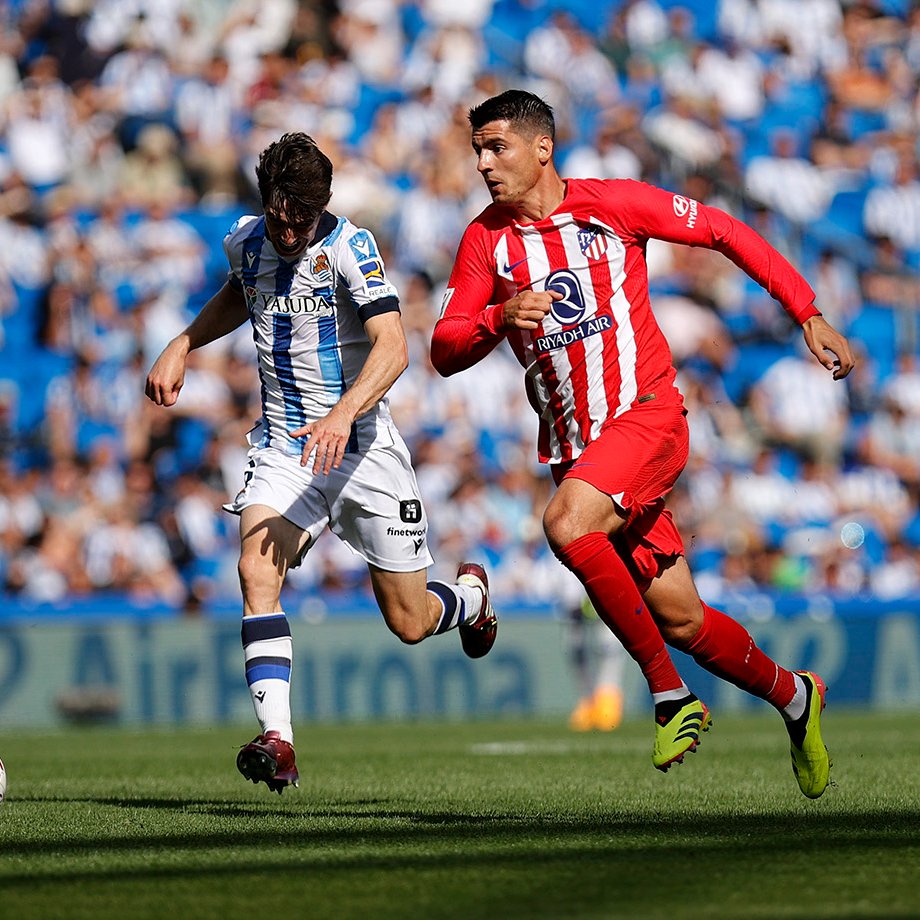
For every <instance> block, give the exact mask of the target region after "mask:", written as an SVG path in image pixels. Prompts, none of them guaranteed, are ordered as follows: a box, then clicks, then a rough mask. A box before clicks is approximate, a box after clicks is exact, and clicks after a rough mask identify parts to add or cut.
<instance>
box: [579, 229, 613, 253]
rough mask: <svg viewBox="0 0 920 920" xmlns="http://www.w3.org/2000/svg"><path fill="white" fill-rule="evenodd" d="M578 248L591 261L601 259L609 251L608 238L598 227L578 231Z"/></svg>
mask: <svg viewBox="0 0 920 920" xmlns="http://www.w3.org/2000/svg"><path fill="white" fill-rule="evenodd" d="M578 246H579V248H580V249H581V251H582V252H583V253H584V254H585V255H586V256H587V257H588V258H589V259H599V258H600V257H601V256H602V255H603V254H604V253H605V252H606V251H607V237H606V236H605V235H604V234H603V233H602V232H601V231H600V230H598V229H597V227H585V228H584V229H583V230H579V231H578Z"/></svg>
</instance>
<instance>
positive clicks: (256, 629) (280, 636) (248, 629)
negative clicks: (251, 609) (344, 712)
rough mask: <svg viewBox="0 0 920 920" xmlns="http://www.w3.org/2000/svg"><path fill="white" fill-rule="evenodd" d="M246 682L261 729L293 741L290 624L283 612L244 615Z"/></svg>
mask: <svg viewBox="0 0 920 920" xmlns="http://www.w3.org/2000/svg"><path fill="white" fill-rule="evenodd" d="M241 638H242V642H243V658H244V659H245V662H246V683H247V684H249V694H250V696H251V697H252V705H253V708H254V709H255V711H256V718H257V719H258V720H259V725H260V726H261V727H262V733H263V734H264V733H265V732H269V731H276V732H278V733H279V734H280V735H281V739H282V740H283V741H287V742H288V743H293V741H294V730H293V728H292V727H291V661H292V658H293V642H292V641H291V627H290V626H289V624H288V621H287V617H286V616H285V615H284V614H283V613H264V614H254V615H253V616H247V617H243V626H242V630H241Z"/></svg>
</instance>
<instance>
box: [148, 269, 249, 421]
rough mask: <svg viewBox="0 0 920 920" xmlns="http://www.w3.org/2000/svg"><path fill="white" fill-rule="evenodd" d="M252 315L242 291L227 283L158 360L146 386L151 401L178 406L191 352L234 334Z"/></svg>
mask: <svg viewBox="0 0 920 920" xmlns="http://www.w3.org/2000/svg"><path fill="white" fill-rule="evenodd" d="M248 316H249V313H248V310H247V308H246V300H245V298H244V297H243V294H242V292H241V291H238V290H237V289H236V288H235V287H233V286H232V285H231V284H230V283H229V282H227V283H226V284H225V285H224V286H223V287H222V288H221V289H220V290H219V291H218V292H217V293H216V294H215V295H214V296H213V297H212V298H211V299H210V300H209V301H208V302H207V303H206V304H205V305H204V306H203V307H202V308H201V312H200V313H199V314H198V316H196V317H195V319H193V320H192V322H191V323H190V324H189V326H188V328H186V329H185V330H184V331H182V332H180V333H179V335H177V336H176V337H175V338H174V339H173V340H172V341H171V342H170V343H169V344H168V345H167V346H166V347H165V348H164V349H163V351H162V352H161V353H160V356H159V357H158V358H157V359H156V361H154V363H153V367H151V368H150V373H149V374H147V383H146V385H145V387H144V392H145V393H146V394H147V398H148V399H151V400H152V401H153V402H155V403H156V404H157V405H158V406H174V405H175V404H176V400H177V399H178V398H179V391H180V390H181V389H182V384H183V383H185V365H186V361H187V359H188V353H189V352H190V351H192V349H194V348H201V346H202V345H207V344H208V343H209V342H214V341H216V340H217V339H219V338H222V337H223V336H225V335H227V334H228V333H230V332H233V330H234V329H236V328H238V327H239V326H241V325H242V324H243V323H244V322H246V320H247V318H248Z"/></svg>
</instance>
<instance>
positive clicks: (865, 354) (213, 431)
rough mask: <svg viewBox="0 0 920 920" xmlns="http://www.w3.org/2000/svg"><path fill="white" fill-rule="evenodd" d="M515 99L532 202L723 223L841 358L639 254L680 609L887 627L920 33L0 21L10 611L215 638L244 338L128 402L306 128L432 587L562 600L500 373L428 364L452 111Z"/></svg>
mask: <svg viewBox="0 0 920 920" xmlns="http://www.w3.org/2000/svg"><path fill="white" fill-rule="evenodd" d="M512 86H515V87H523V88H527V89H530V90H532V91H534V92H536V93H538V94H540V95H541V96H543V97H544V98H545V99H547V101H549V102H550V103H551V104H552V105H553V106H554V107H555V111H556V114H557V118H558V125H559V136H558V138H557V160H558V162H559V163H560V164H561V171H562V173H563V175H569V176H586V175H593V176H600V177H610V178H613V177H631V178H636V179H642V180H644V181H648V182H651V183H654V184H656V185H660V186H663V187H665V188H668V189H670V190H673V191H675V192H680V193H682V194H684V195H687V196H689V197H692V198H695V199H698V200H700V201H704V202H706V203H707V204H712V205H716V206H719V207H721V208H724V209H725V210H727V211H729V212H731V213H732V214H734V215H735V216H737V217H739V218H741V219H743V220H745V221H747V222H748V223H750V224H751V225H752V226H754V227H755V228H756V229H757V230H758V231H759V232H761V233H762V234H763V235H764V236H765V237H767V238H768V239H769V240H770V241H771V242H772V243H773V244H774V245H776V246H777V247H778V248H779V249H780V250H781V251H782V252H784V253H785V254H786V255H787V256H788V257H789V258H790V259H791V260H792V261H793V262H794V264H796V265H797V266H798V267H799V268H800V269H801V270H802V272H803V273H804V274H805V275H806V277H807V278H808V279H809V280H810V282H811V283H812V286H813V287H814V288H815V289H816V291H817V295H818V296H817V304H818V306H819V308H820V309H821V310H822V311H823V312H824V313H825V314H826V315H827V316H828V318H829V319H830V320H831V321H832V322H833V323H834V324H836V325H837V326H838V327H839V328H841V329H842V330H843V331H845V332H847V333H848V334H849V335H850V336H852V338H853V341H854V344H855V346H856V348H857V349H858V351H859V354H860V356H861V361H860V364H859V366H858V368H857V369H856V371H855V372H854V373H853V374H852V375H851V376H850V377H849V378H848V379H847V381H846V382H844V383H835V382H833V381H832V380H831V378H830V376H829V375H828V374H827V372H826V371H824V370H823V369H821V368H820V367H819V366H818V365H817V364H816V363H815V362H814V360H813V359H812V358H811V356H810V355H808V354H807V352H806V351H805V350H804V348H803V347H802V345H801V335H800V333H799V332H798V331H797V330H796V329H794V328H793V327H792V325H791V323H790V322H789V321H788V319H787V318H786V316H785V314H784V313H783V311H782V310H781V309H780V307H779V306H778V305H777V304H776V303H775V302H773V301H772V300H771V298H770V297H769V296H768V295H766V294H765V293H764V292H763V291H762V290H761V289H760V288H759V287H758V286H757V285H756V284H754V283H753V282H751V281H749V280H748V279H747V278H746V277H745V276H744V275H743V274H741V273H740V272H739V271H738V270H737V269H735V267H734V266H733V265H731V263H729V262H728V261H727V260H725V259H724V258H723V257H722V256H719V255H717V254H714V253H711V252H708V251H704V250H695V249H689V248H682V247H674V246H670V245H667V244H664V243H657V242H654V241H653V242H652V243H651V244H650V246H649V249H648V262H649V271H650V277H651V285H652V294H653V305H654V308H655V312H656V314H657V316H658V319H659V321H660V323H661V325H662V327H663V329H664V330H665V333H666V335H667V336H668V338H669V341H670V343H671V347H672V349H673V353H674V358H675V362H676V364H677V366H678V368H679V371H680V383H681V387H682V390H683V392H684V394H685V396H686V398H687V403H688V406H689V410H690V415H689V418H690V425H691V432H692V457H691V461H690V464H689V467H688V469H687V471H686V472H685V474H684V476H683V477H682V479H681V481H680V484H679V487H678V489H677V490H676V492H675V493H674V495H673V496H672V500H671V507H672V509H673V511H674V513H675V515H676V516H677V518H678V521H679V523H680V525H681V528H682V531H683V533H684V536H685V539H686V541H687V548H688V552H689V557H690V560H691V564H692V566H693V567H694V569H695V571H696V572H697V573H698V576H699V583H700V588H701V591H703V592H704V593H705V596H706V597H707V599H709V600H711V601H713V602H719V601H720V600H721V601H724V599H725V598H730V597H732V596H734V595H739V594H744V593H745V592H751V591H758V592H777V591H778V592H807V593H809V594H812V595H814V594H825V593H826V594H828V595H830V596H835V597H854V596H857V597H858V596H863V595H866V594H869V593H871V594H872V595H875V596H878V597H883V598H898V597H904V596H908V595H917V594H918V593H920V344H918V342H920V326H918V308H920V281H918V278H920V271H918V269H920V176H918V157H920V148H918V136H920V132H918V128H920V94H918V86H920V3H917V2H913V3H912V2H909V0H843V2H838V0H684V2H672V0H610V2H604V0H465V2H462V3H457V2H456V0H301V2H297V0H94V2H93V0H0V336H2V339H0V349H2V350H0V426H2V433H3V436H2V438H0V451H2V456H0V463H2V467H3V469H2V475H0V585H2V586H3V591H4V592H5V595H6V597H7V599H8V600H9V601H11V602H20V603H24V604H43V603H51V604H56V605H60V606H65V607H68V606H69V607H74V608H76V607H78V606H79V605H80V604H84V605H87V604H89V605H92V606H93V607H100V606H101V605H105V604H107V603H108V604H110V605H111V606H112V607H114V606H124V605H126V604H127V605H128V606H131V607H133V608H137V609H144V608H151V607H154V608H158V607H167V608H170V609H174V610H177V611H194V610H202V611H208V610H212V609H214V610H217V609H221V607H222V605H223V606H224V607H226V608H227V609H231V608H232V609H233V610H236V609H237V607H238V603H239V602H238V584H237V576H236V558H237V547H238V536H237V519H236V518H234V517H231V516H230V515H228V514H226V513H225V512H223V511H222V510H221V503H222V502H223V501H225V500H227V497H228V496H232V495H233V494H235V492H236V491H237V490H238V488H239V485H240V483H241V480H242V470H243V464H244V458H245V440H244V435H245V432H246V431H247V429H248V428H250V427H251V426H252V424H253V422H254V420H255V418H256V417H257V416H258V414H259V387H258V378H257V374H256V372H255V368H254V363H253V346H252V341H251V336H250V333H249V330H248V328H243V329H241V330H239V331H238V333H235V334H234V335H232V336H230V337H228V338H227V339H225V340H223V341H222V342H220V343H216V344H214V345H212V346H209V347H208V348H206V349H203V350H201V351H199V352H196V353H195V354H194V356H193V358H192V362H191V366H190V370H189V373H188V377H187V380H186V385H185V389H184V391H183V393H182V396H181V398H180V401H179V404H178V406H177V407H175V408H173V409H171V410H163V409H157V408H155V407H154V406H153V405H152V404H150V403H149V402H148V401H146V400H145V398H144V395H143V383H144V378H145V376H146V372H147V369H148V368H149V366H150V364H151V363H152V361H153V359H154V358H155V357H156V355H157V354H158V353H159V351H160V349H161V348H162V347H163V345H165V343H166V342H167V341H168V340H169V339H170V338H171V337H172V336H173V335H174V334H175V333H176V332H178V331H179V330H180V329H181V328H182V327H183V326H184V325H185V324H186V323H187V322H188V321H189V319H190V318H191V317H192V316H193V315H194V314H195V313H196V312H197V310H198V309H200V307H201V306H202V304H203V303H204V302H205V301H206V299H207V298H208V296H210V294H211V293H213V292H214V291H215V290H216V289H217V288H218V287H219V286H220V285H221V284H222V283H223V281H224V278H225V275H226V263H225V260H224V257H223V252H222V249H221V240H222V237H223V235H224V233H225V232H226V230H227V229H229V227H230V225H231V223H232V222H233V221H234V220H235V219H236V217H237V216H239V215H240V214H242V213H252V212H253V211H254V210H255V211H256V212H257V211H258V208H259V205H258V198H257V194H256V189H255V184H254V178H255V177H254V165H255V161H256V158H257V156H258V153H259V151H260V150H261V149H262V148H263V147H265V146H266V144H267V143H269V142H270V141H271V140H273V139H275V138H276V137H278V136H279V135H280V134H281V133H283V132H285V131H289V130H303V131H307V132H308V133H310V134H312V135H313V136H314V137H315V138H316V139H317V141H318V142H319V144H320V145H321V146H322V147H323V149H324V150H326V151H327V153H328V154H329V155H330V157H331V159H332V160H333V162H334V165H335V178H334V185H333V188H334V197H333V200H332V204H331V209H332V210H333V211H335V212H338V213H342V214H345V215H348V216H349V217H350V218H351V219H352V220H353V221H354V222H355V223H358V224H363V225H364V226H367V227H369V228H371V229H372V230H373V231H374V233H375V234H376V235H377V238H378V241H379V243H380V245H381V248H382V250H383V252H384V254H385V257H386V261H387V266H388V270H389V273H390V274H391V275H392V277H393V278H394V280H395V281H396V283H397V284H398V286H399V289H400V292H401V299H402V308H403V315H404V319H405V324H406V328H407V332H408V336H409V339H410V349H411V365H410V368H409V370H408V371H407V372H406V373H405V375H404V376H403V377H402V378H401V379H400V380H399V382H398V383H397V385H396V387H395V388H394V390H393V392H392V396H391V405H392V409H393V412H394V415H395V416H396V419H397V421H398V423H399V425H400V428H401V430H402V433H403V435H404V437H405V438H406V440H407V442H408V443H409V445H410V447H411V449H412V452H413V456H414V459H415V463H416V467H417V471H418V475H419V480H420V484H421V488H422V492H423V494H424V496H425V499H426V504H427V508H428V512H429V518H430V524H431V546H432V551H433V553H434V555H435V558H436V560H437V562H436V566H435V571H436V572H438V573H439V574H440V575H442V576H444V577H452V570H453V569H454V567H455V566H456V564H457V562H458V561H459V560H461V559H481V560H483V561H485V562H486V563H487V564H488V566H489V571H490V578H491V579H492V580H493V585H494V592H495V595H496V596H497V598H498V602H499V603H502V602H503V601H504V602H510V601H511V600H512V599H515V600H518V601H522V602H527V603H532V604H535V605H544V606H547V605H555V604H557V603H568V602H569V601H568V599H563V598H560V596H559V595H560V593H562V592H567V591H570V590H571V584H572V582H571V581H570V580H568V579H567V578H566V577H565V576H564V575H563V574H562V570H561V569H560V567H559V566H558V563H557V562H556V561H555V559H554V558H553V557H552V556H551V554H550V553H549V551H548V549H547V548H546V545H545V540H544V538H543V535H542V530H541V524H540V518H541V514H542V509H543V507H544V505H545V503H546V500H547V497H548V494H549V492H550V489H551V484H550V480H549V478H548V476H547V474H546V471H545V470H544V469H539V468H538V465H537V463H536V460H535V450H534V440H535V420H534V418H533V417H532V413H531V410H530V408H529V407H528V406H527V405H526V404H525V401H524V396H523V387H522V385H521V379H520V376H521V372H520V369H519V367H518V365H517V364H516V362H514V360H513V359H512V358H511V356H510V353H509V352H506V351H504V350H503V349H500V350H498V351H497V352H496V353H494V354H493V355H492V356H491V357H490V358H489V359H488V360H487V361H486V362H485V363H483V364H482V365H480V368H479V370H478V371H477V374H476V375H474V376H473V377H470V376H469V375H461V377H460V378H458V379H448V380H442V379H440V378H439V377H438V376H437V374H436V373H435V372H434V371H433V370H432V368H431V367H430V365H429V363H428V360H427V351H428V340H429V335H430V331H431V328H432V326H433V324H434V322H435V320H436V318H437V313H438V309H439V304H440V297H441V291H442V290H443V287H444V285H445V281H446V276H447V273H448V272H449V269H450V266H451V262H452V259H453V256H454V253H455V249H456V246H457V243H458V241H459V238H460V234H461V232H462V230H463V228H464V226H465V224H466V222H467V221H468V220H469V219H471V218H472V217H473V216H474V215H475V214H476V213H478V212H479V210H481V209H482V208H483V207H484V206H485V205H486V204H487V202H488V199H487V197H486V194H485V189H484V187H482V182H481V180H480V178H479V176H478V175H477V173H476V169H475V160H474V157H473V155H472V152H471V148H470V141H469V128H468V123H467V120H466V113H467V110H468V108H469V106H470V105H472V104H475V103H477V102H480V101H481V100H482V99H484V98H485V97H486V96H488V95H491V94H493V93H495V92H499V91H501V90H503V89H506V88H509V87H512ZM847 523H856V524H859V525H860V527H861V528H862V529H861V531H860V529H859V528H855V531H857V532H859V533H860V537H859V539H847V543H848V544H850V545H845V544H844V542H843V541H842V539H841V530H842V527H843V525H844V524H847ZM852 532H854V528H850V529H849V530H848V531H847V533H848V534H849V533H852ZM562 586H565V587H562ZM289 590H290V591H291V592H292V593H293V594H294V595H295V597H294V599H293V601H292V602H290V603H289V609H297V606H298V604H299V603H301V602H302V603H303V605H304V609H312V607H311V605H313V606H321V605H322V604H323V603H332V601H333V600H334V599H336V598H339V599H345V600H347V601H355V600H360V599H361V598H362V597H364V596H366V593H367V583H366V571H365V566H364V564H363V562H362V561H361V560H360V559H358V558H357V557H354V556H353V555H351V553H350V552H349V551H348V550H347V549H345V548H344V547H343V546H342V545H341V544H339V543H338V542H337V541H336V540H335V539H334V538H332V537H331V536H329V535H328V534H327V535H324V537H323V538H322V539H321V540H320V541H319V543H318V545H317V546H316V548H315V549H314V550H313V552H311V554H310V555H309V556H308V558H307V561H306V563H305V564H304V565H303V566H302V567H301V568H300V569H299V570H297V571H296V572H295V573H294V576H293V577H292V578H291V580H290V589H289Z"/></svg>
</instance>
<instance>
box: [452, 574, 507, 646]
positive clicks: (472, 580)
mask: <svg viewBox="0 0 920 920" xmlns="http://www.w3.org/2000/svg"><path fill="white" fill-rule="evenodd" d="M457 584H458V585H471V586H472V587H474V588H479V590H480V591H482V607H480V609H479V615H478V616H477V617H476V618H475V619H474V620H471V621H470V622H469V623H461V624H460V626H459V631H460V644H461V645H462V646H463V651H464V652H466V654H467V655H469V657H470V658H482V656H483V655H488V654H489V651H490V649H491V648H492V646H493V645H494V644H495V635H496V633H497V632H498V617H497V616H496V614H495V611H494V610H493V609H492V604H491V603H490V602H489V577H488V575H486V570H485V569H484V568H483V567H482V566H481V565H478V564H477V563H475V562H464V563H463V565H461V566H460V568H459V569H457Z"/></svg>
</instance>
